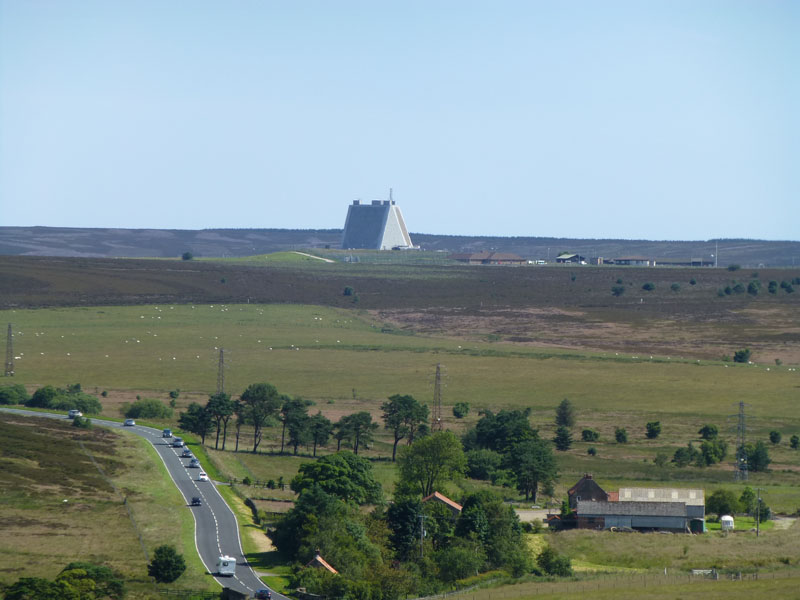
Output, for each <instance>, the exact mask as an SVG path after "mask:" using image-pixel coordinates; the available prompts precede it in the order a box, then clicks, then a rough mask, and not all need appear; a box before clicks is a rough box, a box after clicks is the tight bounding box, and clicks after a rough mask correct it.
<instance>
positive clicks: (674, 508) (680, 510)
mask: <svg viewBox="0 0 800 600" xmlns="http://www.w3.org/2000/svg"><path fill="white" fill-rule="evenodd" d="M577 513H578V514H577V521H578V522H577V526H578V528H580V529H612V528H623V529H636V530H639V531H654V530H659V531H673V532H676V533H690V532H695V533H700V532H702V531H703V530H704V520H703V519H697V518H693V517H691V516H690V515H689V511H688V510H687V506H686V504H684V503H683V502H592V501H591V500H588V501H584V500H580V501H578V510H577Z"/></svg>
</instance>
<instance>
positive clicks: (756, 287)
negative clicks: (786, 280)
mask: <svg viewBox="0 0 800 600" xmlns="http://www.w3.org/2000/svg"><path fill="white" fill-rule="evenodd" d="M759 291H761V284H760V283H758V281H751V282H750V283H748V284H747V293H748V294H750V295H751V296H758V292H759Z"/></svg>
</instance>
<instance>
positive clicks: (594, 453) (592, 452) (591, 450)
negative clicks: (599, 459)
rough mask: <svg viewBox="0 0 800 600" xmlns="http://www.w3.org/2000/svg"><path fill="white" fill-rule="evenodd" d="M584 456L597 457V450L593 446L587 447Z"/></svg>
mask: <svg viewBox="0 0 800 600" xmlns="http://www.w3.org/2000/svg"><path fill="white" fill-rule="evenodd" d="M586 454H588V455H589V456H597V448H595V447H594V446H589V449H588V450H587V451H586Z"/></svg>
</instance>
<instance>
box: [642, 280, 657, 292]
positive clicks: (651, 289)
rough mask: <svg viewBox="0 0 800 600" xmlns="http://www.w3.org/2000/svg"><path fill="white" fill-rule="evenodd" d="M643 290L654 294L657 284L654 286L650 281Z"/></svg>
mask: <svg viewBox="0 0 800 600" xmlns="http://www.w3.org/2000/svg"><path fill="white" fill-rule="evenodd" d="M642 289H643V290H644V291H645V292H652V291H653V290H654V289H656V286H655V284H654V283H652V282H650V281H648V282H647V283H645V284H644V285H643V286H642Z"/></svg>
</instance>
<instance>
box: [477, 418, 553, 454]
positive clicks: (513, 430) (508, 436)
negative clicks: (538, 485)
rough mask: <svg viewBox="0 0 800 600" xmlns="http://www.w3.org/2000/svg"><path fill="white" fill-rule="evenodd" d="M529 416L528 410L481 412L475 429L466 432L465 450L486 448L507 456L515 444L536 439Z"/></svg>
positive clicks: (536, 435)
mask: <svg viewBox="0 0 800 600" xmlns="http://www.w3.org/2000/svg"><path fill="white" fill-rule="evenodd" d="M530 414H531V410H530V408H527V409H525V410H501V411H500V412H499V413H497V414H494V413H493V412H492V411H490V410H484V411H482V412H481V415H482V416H481V418H480V420H479V421H478V423H477V424H476V425H475V429H474V430H470V431H468V432H467V434H466V436H465V439H464V446H465V448H466V449H467V450H472V449H473V448H488V449H489V450H494V451H495V452H500V453H501V454H507V453H508V451H509V450H510V449H511V448H512V447H513V446H514V445H515V444H518V443H520V442H523V441H525V440H529V439H533V438H535V437H538V434H537V433H536V431H535V430H534V429H533V428H532V427H531V424H530V421H529V420H528V418H529V417H530Z"/></svg>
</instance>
